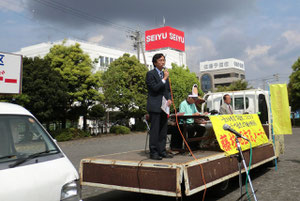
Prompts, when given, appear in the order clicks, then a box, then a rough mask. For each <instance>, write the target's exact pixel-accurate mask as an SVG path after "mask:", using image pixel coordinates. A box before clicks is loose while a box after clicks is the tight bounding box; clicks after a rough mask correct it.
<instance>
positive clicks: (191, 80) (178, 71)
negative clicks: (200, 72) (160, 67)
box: [169, 63, 203, 109]
mask: <svg viewBox="0 0 300 201" xmlns="http://www.w3.org/2000/svg"><path fill="white" fill-rule="evenodd" d="M169 72H170V81H171V88H172V92H173V98H174V102H175V106H176V109H178V108H179V105H180V103H181V102H182V101H183V100H184V99H186V98H187V95H188V94H189V93H191V92H192V87H193V85H194V84H197V85H198V93H199V95H200V96H201V95H203V92H202V91H201V88H200V83H199V80H198V78H197V76H196V74H195V73H192V72H190V70H189V69H188V67H185V66H178V65H176V64H174V63H172V69H169Z"/></svg>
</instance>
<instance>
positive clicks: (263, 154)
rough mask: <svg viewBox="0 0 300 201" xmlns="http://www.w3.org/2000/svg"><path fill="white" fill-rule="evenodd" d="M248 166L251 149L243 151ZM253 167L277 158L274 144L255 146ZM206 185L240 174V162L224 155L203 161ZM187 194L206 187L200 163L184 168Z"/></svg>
mask: <svg viewBox="0 0 300 201" xmlns="http://www.w3.org/2000/svg"><path fill="white" fill-rule="evenodd" d="M243 154H244V157H245V160H246V163H247V166H248V165H249V155H250V151H249V150H247V151H244V152H243ZM252 155H253V156H252V165H251V167H255V166H259V165H261V164H263V163H266V162H268V161H271V160H273V159H274V158H275V156H274V149H273V145H272V144H267V145H263V146H259V147H255V148H253V153H252ZM202 167H203V172H204V177H205V181H206V187H207V188H208V187H210V186H213V185H215V184H217V183H220V182H222V181H224V180H227V179H229V178H231V177H234V176H236V175H238V162H237V159H236V158H235V157H230V156H228V157H223V158H219V159H216V160H211V161H208V162H205V163H202ZM184 178H185V186H186V192H185V193H186V195H192V194H194V193H197V192H199V191H201V190H203V189H204V188H205V185H204V182H203V180H202V175H201V168H200V166H199V163H198V164H195V163H193V164H192V165H186V166H185V169H184Z"/></svg>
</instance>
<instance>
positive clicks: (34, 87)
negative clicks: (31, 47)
mask: <svg viewBox="0 0 300 201" xmlns="http://www.w3.org/2000/svg"><path fill="white" fill-rule="evenodd" d="M22 82H23V86H22V94H21V95H18V96H16V97H15V98H16V103H18V104H20V105H23V106H24V107H25V108H27V109H28V110H29V111H30V112H32V113H33V114H34V115H35V116H36V117H37V118H38V119H39V121H41V122H43V123H46V124H47V128H48V129H49V123H50V122H53V121H56V120H58V119H59V118H61V110H62V109H63V108H64V107H65V105H66V103H67V97H68V94H67V92H66V91H67V87H66V84H65V83H64V82H63V80H62V77H61V76H60V74H59V73H58V72H56V71H54V70H53V69H51V67H50V64H49V61H47V60H45V59H42V58H39V57H35V58H27V57H24V58H23V81H22Z"/></svg>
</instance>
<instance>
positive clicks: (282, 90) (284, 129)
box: [270, 84, 292, 135]
mask: <svg viewBox="0 0 300 201" xmlns="http://www.w3.org/2000/svg"><path fill="white" fill-rule="evenodd" d="M270 93H271V110H272V117H273V133H274V134H275V135H283V134H292V125H291V118H290V107H289V98H288V92H287V87H286V84H271V85H270Z"/></svg>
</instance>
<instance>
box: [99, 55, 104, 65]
mask: <svg viewBox="0 0 300 201" xmlns="http://www.w3.org/2000/svg"><path fill="white" fill-rule="evenodd" d="M99 60H100V61H99V63H100V66H101V67H103V66H104V57H103V56H100V57H99Z"/></svg>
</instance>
